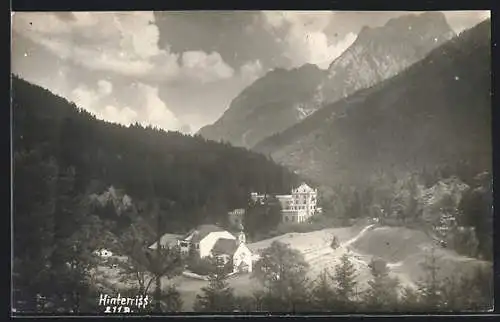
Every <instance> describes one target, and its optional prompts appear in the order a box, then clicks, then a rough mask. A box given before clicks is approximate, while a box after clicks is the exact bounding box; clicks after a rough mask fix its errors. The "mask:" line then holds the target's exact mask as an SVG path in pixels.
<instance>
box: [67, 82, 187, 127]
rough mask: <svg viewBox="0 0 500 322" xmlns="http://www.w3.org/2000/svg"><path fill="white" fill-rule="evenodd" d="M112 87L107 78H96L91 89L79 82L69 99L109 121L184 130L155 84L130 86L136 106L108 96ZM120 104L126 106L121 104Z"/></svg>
mask: <svg viewBox="0 0 500 322" xmlns="http://www.w3.org/2000/svg"><path fill="white" fill-rule="evenodd" d="M112 89H113V85H112V83H111V82H109V81H106V80H99V81H98V82H97V84H96V86H95V87H94V88H91V87H89V86H86V85H83V84H81V85H79V86H78V87H77V88H75V89H74V90H73V91H72V92H71V95H70V99H71V100H72V101H74V102H75V103H76V104H77V105H78V106H80V107H82V108H84V109H85V110H87V111H88V112H90V113H92V114H94V115H95V116H96V117H97V118H98V119H102V120H106V121H109V122H112V123H119V124H122V125H130V124H132V123H136V122H137V123H139V124H141V125H143V126H148V125H149V126H153V127H158V128H160V129H163V130H174V131H175V130H179V129H181V128H182V129H185V126H184V125H183V124H182V123H181V122H180V121H179V119H178V118H177V117H176V116H175V114H174V113H173V112H172V111H171V110H170V109H169V108H167V106H166V104H165V103H164V102H163V101H162V100H161V99H160V98H159V96H158V88H157V87H154V86H150V85H147V84H144V83H137V84H136V85H135V86H133V89H132V90H133V93H131V95H133V96H134V97H136V100H135V102H136V103H137V105H138V106H129V105H125V104H120V102H119V101H117V100H116V99H114V98H112V97H111V96H110V94H111V93H112ZM129 90H130V89H129ZM110 102H112V103H110ZM120 105H125V106H123V107H120Z"/></svg>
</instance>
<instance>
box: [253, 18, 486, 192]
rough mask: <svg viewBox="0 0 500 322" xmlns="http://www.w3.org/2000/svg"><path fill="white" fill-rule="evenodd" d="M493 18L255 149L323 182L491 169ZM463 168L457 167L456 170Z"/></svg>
mask: <svg viewBox="0 0 500 322" xmlns="http://www.w3.org/2000/svg"><path fill="white" fill-rule="evenodd" d="M490 62H491V23H490V22H489V21H485V22H483V23H481V24H480V25H477V26H476V27H474V28H472V29H470V30H466V31H464V32H463V33H462V34H460V35H459V36H457V37H456V38H453V39H452V40H450V41H448V42H446V43H445V44H444V45H442V46H440V47H438V48H437V49H435V50H433V51H432V52H431V53H430V54H429V55H428V56H427V57H426V58H425V59H424V60H422V61H420V62H418V63H416V64H414V65H413V66H411V67H410V68H408V69H407V70H405V71H404V72H402V73H401V74H399V75H397V76H395V77H393V78H391V79H389V80H386V81H384V82H382V83H379V84H378V85H375V86H373V87H371V88H369V89H366V90H361V91H358V92H356V93H354V94H353V95H351V96H349V97H347V98H346V99H343V100H341V101H339V102H337V103H334V104H331V105H329V106H326V107H324V108H323V109H321V110H320V111H318V112H316V113H314V114H313V115H311V116H310V117H308V118H306V119H305V120H303V121H302V122H301V123H299V124H297V125H296V126H293V127H291V128H289V129H288V130H286V131H284V132H282V133H280V134H278V135H275V136H273V137H270V138H268V139H266V140H264V141H262V142H261V143H259V144H258V145H257V146H256V147H255V148H254V150H256V151H259V152H261V153H265V154H269V155H271V156H272V158H273V159H274V160H275V161H277V162H279V163H282V164H284V165H286V166H288V167H289V168H291V169H296V170H297V171H299V173H301V174H303V175H305V176H308V177H310V178H312V179H315V180H317V181H318V182H322V183H324V184H326V185H338V184H345V185H362V184H366V183H367V182H368V180H369V179H370V178H371V177H372V176H373V174H375V173H385V174H390V175H398V174H400V175H402V176H405V175H406V174H407V173H409V172H413V171H415V172H419V173H421V172H423V171H424V170H433V169H435V168H438V167H449V168H452V169H453V170H452V172H453V173H454V174H456V175H459V176H460V177H461V178H462V179H464V178H465V177H468V178H473V177H474V176H475V175H477V174H478V173H481V172H483V171H489V172H490V173H491V161H492V160H491V159H492V152H491V64H490ZM459 172H460V173H459Z"/></svg>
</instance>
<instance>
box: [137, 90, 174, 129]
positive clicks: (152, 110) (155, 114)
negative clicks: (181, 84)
mask: <svg viewBox="0 0 500 322" xmlns="http://www.w3.org/2000/svg"><path fill="white" fill-rule="evenodd" d="M137 89H138V92H139V94H140V96H141V97H143V98H144V104H145V109H146V113H141V115H143V119H142V120H141V124H144V125H145V124H149V125H151V126H156V127H159V128H161V129H171V130H179V129H180V128H181V127H183V125H181V123H180V122H179V120H178V119H177V117H176V116H175V115H174V113H172V111H170V110H169V109H168V108H167V106H166V105H165V103H164V102H163V101H162V100H161V99H160V98H159V97H158V88H157V87H153V86H149V85H147V84H143V83H138V84H137Z"/></svg>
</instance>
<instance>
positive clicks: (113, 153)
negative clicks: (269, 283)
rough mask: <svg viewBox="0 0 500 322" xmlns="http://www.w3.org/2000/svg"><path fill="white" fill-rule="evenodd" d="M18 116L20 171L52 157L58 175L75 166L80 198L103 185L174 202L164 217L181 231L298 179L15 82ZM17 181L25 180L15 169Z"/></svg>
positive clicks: (235, 153) (257, 159) (260, 161)
mask: <svg viewBox="0 0 500 322" xmlns="http://www.w3.org/2000/svg"><path fill="white" fill-rule="evenodd" d="M13 118H14V129H13V144H14V153H15V155H16V159H15V165H14V166H15V168H17V167H21V166H22V162H23V161H22V160H21V159H20V157H21V156H22V155H24V154H26V153H31V154H33V153H36V154H37V157H38V158H40V160H39V161H40V163H38V164H37V166H39V167H41V166H42V165H43V164H44V163H46V162H48V161H49V160H51V159H52V160H53V161H54V163H55V164H56V166H57V167H58V169H59V170H63V169H66V168H68V167H74V169H75V183H76V189H77V190H78V191H80V192H82V191H84V190H85V189H87V188H89V185H90V184H91V183H92V186H93V187H100V188H99V189H97V192H98V193H101V192H103V191H104V189H105V188H107V187H108V186H111V185H112V186H113V187H115V188H117V189H120V190H123V191H124V192H125V193H126V194H128V195H129V196H130V197H131V198H132V200H133V202H134V203H135V202H140V201H147V200H149V199H151V198H154V197H156V198H160V200H163V201H169V202H173V204H172V209H169V211H165V212H164V215H165V216H167V217H168V221H169V224H170V225H172V226H175V227H176V228H177V229H187V228H189V227H190V226H192V225H194V224H196V223H197V222H199V221H202V220H205V219H206V220H221V219H222V218H223V217H224V216H225V214H226V211H227V210H228V209H230V208H233V207H240V206H242V204H244V203H245V202H246V201H247V197H248V193H249V192H251V191H261V192H264V191H268V192H276V193H279V192H285V191H288V190H289V189H290V187H291V186H292V183H293V182H294V179H295V177H294V175H293V174H291V173H290V172H288V171H287V170H285V169H284V168H282V167H280V166H278V165H276V164H274V163H273V162H272V161H270V160H268V159H266V158H265V157H263V156H261V155H259V154H256V153H252V152H248V151H246V150H244V149H239V148H233V147H229V146H228V145H224V144H219V143H215V142H209V141H206V140H204V139H202V138H201V137H199V136H195V137H191V136H187V135H182V134H180V133H177V132H168V133H167V132H164V131H162V130H159V129H154V128H144V127H142V126H139V125H134V126H130V127H129V128H127V127H124V126H121V125H116V124H111V123H105V122H102V121H99V120H96V119H95V118H94V117H93V116H92V115H90V114H88V113H86V112H85V111H83V110H78V109H77V108H76V106H74V105H73V104H71V103H69V102H67V101H66V100H64V99H62V98H60V97H57V96H55V95H52V94H51V93H50V92H48V91H46V90H44V89H42V88H39V87H37V86H34V85H31V84H29V83H27V82H25V81H23V80H20V79H17V78H14V79H13ZM14 175H15V176H16V177H15V178H14V180H15V181H16V182H19V180H17V179H19V177H18V176H17V175H18V173H17V171H15V174H14ZM96 181H97V182H98V184H97V185H96V184H95V182H96ZM19 188H21V187H19ZM34 188H35V187H33V189H34ZM99 190H100V191H99ZM21 192H22V190H19V189H18V190H16V191H15V196H16V199H20V200H25V201H26V199H25V198H23V196H22V195H21ZM18 215H22V214H18Z"/></svg>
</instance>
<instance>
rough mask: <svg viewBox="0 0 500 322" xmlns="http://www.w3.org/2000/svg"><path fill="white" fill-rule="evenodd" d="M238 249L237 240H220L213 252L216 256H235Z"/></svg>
mask: <svg viewBox="0 0 500 322" xmlns="http://www.w3.org/2000/svg"><path fill="white" fill-rule="evenodd" d="M237 249H238V242H237V241H236V240H234V239H227V238H219V239H218V240H217V242H215V245H214V247H213V248H212V252H213V253H214V254H215V255H222V254H225V255H233V254H234V252H235V251H236V250H237Z"/></svg>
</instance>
